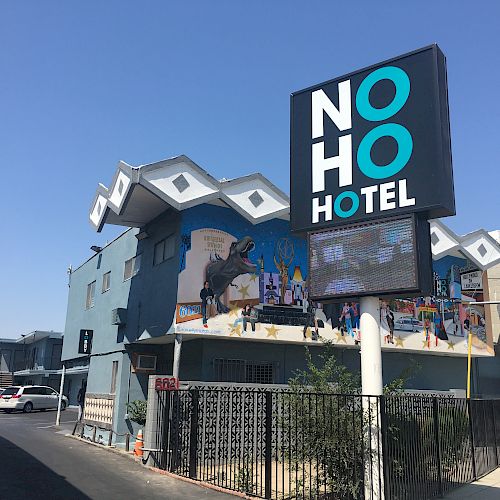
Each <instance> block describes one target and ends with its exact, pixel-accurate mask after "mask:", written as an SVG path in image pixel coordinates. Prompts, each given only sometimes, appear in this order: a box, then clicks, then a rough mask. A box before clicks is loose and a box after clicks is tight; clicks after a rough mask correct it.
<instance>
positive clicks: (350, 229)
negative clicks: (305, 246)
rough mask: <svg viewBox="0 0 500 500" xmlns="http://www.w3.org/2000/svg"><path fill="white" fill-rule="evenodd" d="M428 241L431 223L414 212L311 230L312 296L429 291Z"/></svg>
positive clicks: (341, 296) (321, 298) (326, 296)
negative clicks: (413, 214) (419, 217)
mask: <svg viewBox="0 0 500 500" xmlns="http://www.w3.org/2000/svg"><path fill="white" fill-rule="evenodd" d="M429 246H430V242H429V225H428V223H427V221H422V220H421V219H418V218H416V217H414V216H404V217H396V218H387V219H383V220H381V221H376V222H370V223H358V224H351V225H349V226H344V227H341V228H332V229H325V230H323V231H318V232H314V233H310V234H309V276H310V282H309V295H310V296H311V298H313V299H314V300H329V299H332V298H335V299H341V298H343V297H353V296H354V297H356V296H357V297H359V296H363V295H395V294H396V295H399V296H401V294H404V293H407V294H414V293H420V292H422V291H423V293H429V292H430V291H431V285H432V283H431V280H430V279H429V278H430V276H431V271H432V262H431V257H430V253H429ZM425 249H427V252H426V251H425Z"/></svg>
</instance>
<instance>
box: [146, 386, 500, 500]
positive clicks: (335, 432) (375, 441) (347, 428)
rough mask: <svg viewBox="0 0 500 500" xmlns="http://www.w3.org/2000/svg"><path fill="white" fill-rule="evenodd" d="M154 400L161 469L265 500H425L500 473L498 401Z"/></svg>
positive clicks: (179, 394) (207, 393)
mask: <svg viewBox="0 0 500 500" xmlns="http://www.w3.org/2000/svg"><path fill="white" fill-rule="evenodd" d="M156 397H157V398H158V406H159V411H158V412H157V415H156V418H157V421H156V433H155V436H156V440H157V442H156V446H155V447H154V450H156V451H153V452H152V454H153V460H154V462H155V463H156V464H157V465H158V466H159V467H160V468H163V469H166V470H169V471H171V472H173V473H175V474H178V475H181V476H187V477H190V478H192V479H196V480H200V481H203V482H206V483H211V484H214V485H217V486H221V487H223V488H227V489H230V490H235V491H240V492H243V493H246V494H248V495H252V496H256V497H260V498H273V499H292V498H298V499H309V498H311V499H312V498H316V499H322V500H323V499H363V498H364V499H371V498H384V497H385V498H388V499H391V500H392V499H395V500H399V499H405V500H406V499H419V500H420V499H423V498H433V497H437V496H442V495H443V494H445V493H446V492H448V491H450V490H451V489H453V488H455V487H456V486H458V485H461V484H464V483H467V482H470V481H472V480H474V479H476V478H478V477H480V476H482V475H484V474H486V473H487V472H489V471H491V470H493V469H494V468H496V467H497V466H498V464H499V457H500V439H499V437H500V428H499V426H500V401H491V400H488V401H485V400H470V401H467V400H464V399H454V398H436V397H421V396H392V397H369V396H360V395H338V394H318V393H304V392H300V393H296V392H290V391H285V390H272V391H266V390H252V389H248V388H241V389H235V388H234V387H233V388H205V389H190V390H179V391H174V392H158V393H157V395H156ZM497 436H498V437H497ZM382 470H383V476H382V475H381V474H380V471H382Z"/></svg>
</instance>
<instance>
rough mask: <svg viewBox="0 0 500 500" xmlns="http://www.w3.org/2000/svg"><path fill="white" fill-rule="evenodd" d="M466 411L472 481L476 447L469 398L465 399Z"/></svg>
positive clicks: (474, 469) (475, 473)
mask: <svg viewBox="0 0 500 500" xmlns="http://www.w3.org/2000/svg"><path fill="white" fill-rule="evenodd" d="M467 413H468V414H469V432H470V448H471V458H472V474H474V477H473V479H474V481H476V480H477V470H476V448H475V447H474V427H473V425H472V403H471V400H470V399H467Z"/></svg>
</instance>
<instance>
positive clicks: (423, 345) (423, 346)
mask: <svg viewBox="0 0 500 500" xmlns="http://www.w3.org/2000/svg"><path fill="white" fill-rule="evenodd" d="M426 347H429V346H428V345H427V340H424V341H423V342H422V348H423V349H425V348H426ZM429 349H430V347H429Z"/></svg>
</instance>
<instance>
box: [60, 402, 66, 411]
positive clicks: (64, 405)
mask: <svg viewBox="0 0 500 500" xmlns="http://www.w3.org/2000/svg"><path fill="white" fill-rule="evenodd" d="M65 409H66V402H65V401H61V411H64V410H65Z"/></svg>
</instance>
